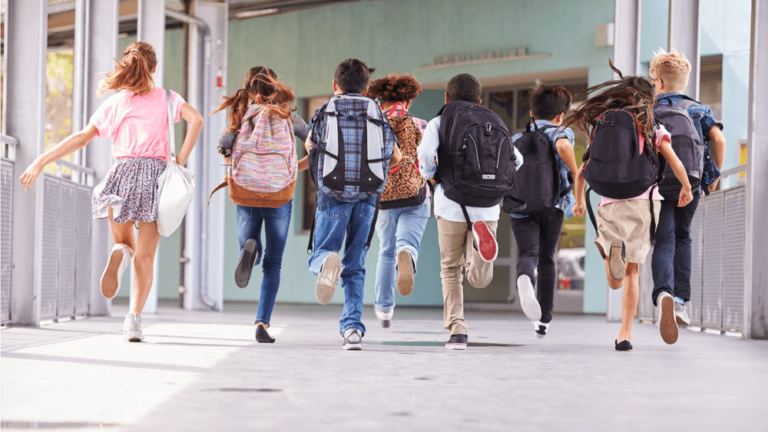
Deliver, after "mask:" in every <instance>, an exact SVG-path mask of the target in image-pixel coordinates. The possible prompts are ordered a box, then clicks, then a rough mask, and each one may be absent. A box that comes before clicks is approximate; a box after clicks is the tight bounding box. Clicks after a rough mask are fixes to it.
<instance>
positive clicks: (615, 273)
mask: <svg viewBox="0 0 768 432" xmlns="http://www.w3.org/2000/svg"><path fill="white" fill-rule="evenodd" d="M622 244H623V242H622V241H621V240H618V239H617V240H614V241H613V243H611V253H610V257H609V258H608V268H609V270H610V272H611V277H612V278H614V279H616V280H617V281H620V280H623V279H624V274H625V272H626V270H627V267H626V265H625V264H624V261H623V260H622V259H621V248H622Z"/></svg>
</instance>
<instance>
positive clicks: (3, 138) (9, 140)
mask: <svg viewBox="0 0 768 432" xmlns="http://www.w3.org/2000/svg"><path fill="white" fill-rule="evenodd" d="M0 142H2V143H3V144H8V145H10V146H13V147H16V146H18V145H19V140H17V139H16V138H14V137H12V136H8V135H2V134H0Z"/></svg>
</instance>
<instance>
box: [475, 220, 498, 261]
mask: <svg viewBox="0 0 768 432" xmlns="http://www.w3.org/2000/svg"><path fill="white" fill-rule="evenodd" d="M472 234H473V235H474V237H475V243H477V251H478V252H479V253H480V258H481V259H482V260H483V261H485V262H493V261H494V260H496V257H497V256H498V254H499V245H498V244H497V243H496V239H495V238H494V237H493V233H491V230H490V228H488V225H486V224H485V223H483V222H475V223H473V224H472Z"/></svg>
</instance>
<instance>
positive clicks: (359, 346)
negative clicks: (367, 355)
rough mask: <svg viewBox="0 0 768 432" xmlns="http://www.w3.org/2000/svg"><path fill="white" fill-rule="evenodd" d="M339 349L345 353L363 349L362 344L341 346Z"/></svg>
mask: <svg viewBox="0 0 768 432" xmlns="http://www.w3.org/2000/svg"><path fill="white" fill-rule="evenodd" d="M341 348H342V349H344V350H345V351H360V350H362V349H363V345H362V344H348V345H342V346H341Z"/></svg>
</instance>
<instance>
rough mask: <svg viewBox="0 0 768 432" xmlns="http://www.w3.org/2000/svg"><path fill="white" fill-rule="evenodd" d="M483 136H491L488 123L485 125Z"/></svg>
mask: <svg viewBox="0 0 768 432" xmlns="http://www.w3.org/2000/svg"><path fill="white" fill-rule="evenodd" d="M485 134H486V135H490V134H491V123H490V122H488V123H486V124H485Z"/></svg>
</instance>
